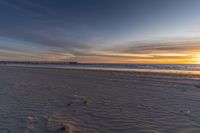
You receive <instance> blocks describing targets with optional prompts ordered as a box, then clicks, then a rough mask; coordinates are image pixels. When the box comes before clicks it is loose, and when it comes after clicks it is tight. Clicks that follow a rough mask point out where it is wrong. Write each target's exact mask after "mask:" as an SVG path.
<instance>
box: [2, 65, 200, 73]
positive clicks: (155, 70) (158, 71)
mask: <svg viewBox="0 0 200 133" xmlns="http://www.w3.org/2000/svg"><path fill="white" fill-rule="evenodd" d="M0 68H33V69H34V68H41V69H58V70H59V69H60V70H86V71H108V72H109V71H110V72H132V73H137V72H142V73H152V74H153V73H155V74H159V73H160V74H180V75H200V71H199V70H167V69H166V70H165V69H160V70H159V69H131V68H130V69H129V68H100V67H48V66H0Z"/></svg>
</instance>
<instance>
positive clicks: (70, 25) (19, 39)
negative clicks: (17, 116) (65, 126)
mask: <svg viewBox="0 0 200 133" xmlns="http://www.w3.org/2000/svg"><path fill="white" fill-rule="evenodd" d="M199 13H200V1H199V0H0V60H2V61H78V62H81V63H130V64H132V63H136V64H149V63H150V64H199V63H200V16H199Z"/></svg>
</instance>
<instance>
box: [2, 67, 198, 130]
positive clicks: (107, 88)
mask: <svg viewBox="0 0 200 133" xmlns="http://www.w3.org/2000/svg"><path fill="white" fill-rule="evenodd" d="M199 79H200V76H199V75H190V74H166V73H150V72H119V71H118V72H117V71H102V70H101V71H98V70H72V69H47V68H20V67H7V68H6V67H0V133H199V132H200V82H199Z"/></svg>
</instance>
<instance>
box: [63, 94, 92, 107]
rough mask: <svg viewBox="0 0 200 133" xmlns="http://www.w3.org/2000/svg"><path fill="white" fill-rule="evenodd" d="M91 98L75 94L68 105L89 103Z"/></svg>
mask: <svg viewBox="0 0 200 133" xmlns="http://www.w3.org/2000/svg"><path fill="white" fill-rule="evenodd" d="M88 103H89V100H88V98H87V97H85V96H79V95H74V96H73V97H71V100H70V102H69V103H68V104H67V106H72V105H88Z"/></svg>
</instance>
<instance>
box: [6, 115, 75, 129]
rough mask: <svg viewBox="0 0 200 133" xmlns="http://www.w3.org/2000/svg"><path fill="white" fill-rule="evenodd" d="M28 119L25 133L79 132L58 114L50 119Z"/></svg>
mask: <svg viewBox="0 0 200 133" xmlns="http://www.w3.org/2000/svg"><path fill="white" fill-rule="evenodd" d="M27 119H28V121H27V126H26V128H25V130H24V133H76V132H77V131H78V130H75V128H74V126H73V125H71V124H68V123H66V122H64V120H62V118H60V116H59V115H57V114H54V115H51V116H49V117H48V118H44V117H28V118H27ZM5 133H6V132H5Z"/></svg>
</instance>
